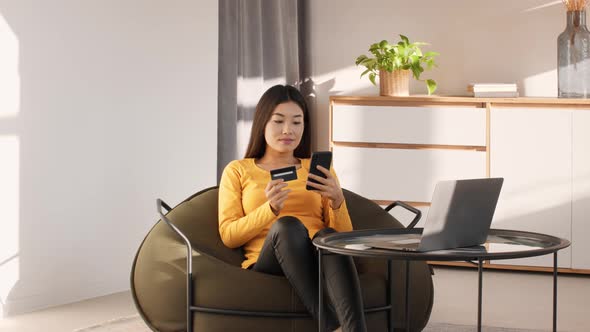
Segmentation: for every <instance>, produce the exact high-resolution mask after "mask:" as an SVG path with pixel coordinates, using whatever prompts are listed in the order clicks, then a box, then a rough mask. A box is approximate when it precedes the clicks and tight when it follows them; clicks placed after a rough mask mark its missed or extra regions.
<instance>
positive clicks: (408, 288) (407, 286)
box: [406, 261, 410, 332]
mask: <svg viewBox="0 0 590 332" xmlns="http://www.w3.org/2000/svg"><path fill="white" fill-rule="evenodd" d="M406 331H407V332H410V261H406Z"/></svg>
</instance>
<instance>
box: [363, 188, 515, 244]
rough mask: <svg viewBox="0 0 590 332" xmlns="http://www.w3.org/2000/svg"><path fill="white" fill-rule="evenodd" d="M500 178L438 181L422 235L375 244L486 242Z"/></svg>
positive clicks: (498, 190)
mask: <svg viewBox="0 0 590 332" xmlns="http://www.w3.org/2000/svg"><path fill="white" fill-rule="evenodd" d="M503 182H504V179H503V178H485V179H469V180H454V181H441V182H439V183H437V184H436V188H435V189H434V194H433V195H432V203H431V205H430V209H429V211H428V215H427V216H426V222H425V224H424V231H423V232H422V236H421V237H420V235H419V234H415V236H414V237H411V236H410V237H407V238H403V237H402V238H400V237H399V236H396V239H393V240H383V241H376V242H371V243H370V244H368V245H369V246H371V247H374V248H383V249H393V250H404V251H418V252H423V251H433V250H442V249H455V248H462V247H474V246H479V245H481V244H483V243H485V241H486V239H487V237H488V233H489V230H490V226H491V224H492V217H493V216H494V211H495V210H496V204H497V203H498V197H499V196H500V189H501V188H502V184H503Z"/></svg>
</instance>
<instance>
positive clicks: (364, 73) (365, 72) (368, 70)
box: [361, 68, 371, 77]
mask: <svg viewBox="0 0 590 332" xmlns="http://www.w3.org/2000/svg"><path fill="white" fill-rule="evenodd" d="M370 71H371V68H368V69H367V70H365V71H364V72H363V73H362V74H361V77H363V76H365V75H366V74H367V73H368V72H370Z"/></svg>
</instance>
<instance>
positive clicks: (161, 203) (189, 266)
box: [156, 198, 193, 275]
mask: <svg viewBox="0 0 590 332" xmlns="http://www.w3.org/2000/svg"><path fill="white" fill-rule="evenodd" d="M156 205H157V207H158V214H160V217H161V218H162V220H163V221H164V222H165V223H166V225H168V226H169V227H170V228H172V230H173V231H174V232H175V233H176V234H178V236H180V237H181V238H182V240H183V241H184V244H185V245H186V249H187V254H186V257H187V262H186V271H187V272H188V274H189V275H191V274H192V273H193V255H192V253H193V247H192V246H191V242H190V241H189V240H188V238H187V237H186V235H184V233H182V232H181V231H180V229H178V227H176V226H174V224H172V223H171V222H170V220H168V218H167V217H166V215H165V214H164V212H163V210H162V208H164V209H166V210H167V212H170V211H171V210H172V209H171V208H170V206H169V205H168V204H166V202H164V201H162V200H161V199H159V198H158V199H156Z"/></svg>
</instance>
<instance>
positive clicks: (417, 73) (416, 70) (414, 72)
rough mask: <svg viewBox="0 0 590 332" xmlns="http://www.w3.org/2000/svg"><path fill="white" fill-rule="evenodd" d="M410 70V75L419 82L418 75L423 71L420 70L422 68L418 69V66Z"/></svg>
mask: <svg viewBox="0 0 590 332" xmlns="http://www.w3.org/2000/svg"><path fill="white" fill-rule="evenodd" d="M411 69H412V74H413V75H414V78H415V79H417V80H419V79H420V74H421V73H422V71H423V70H421V69H422V67H420V66H412V67H411Z"/></svg>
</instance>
